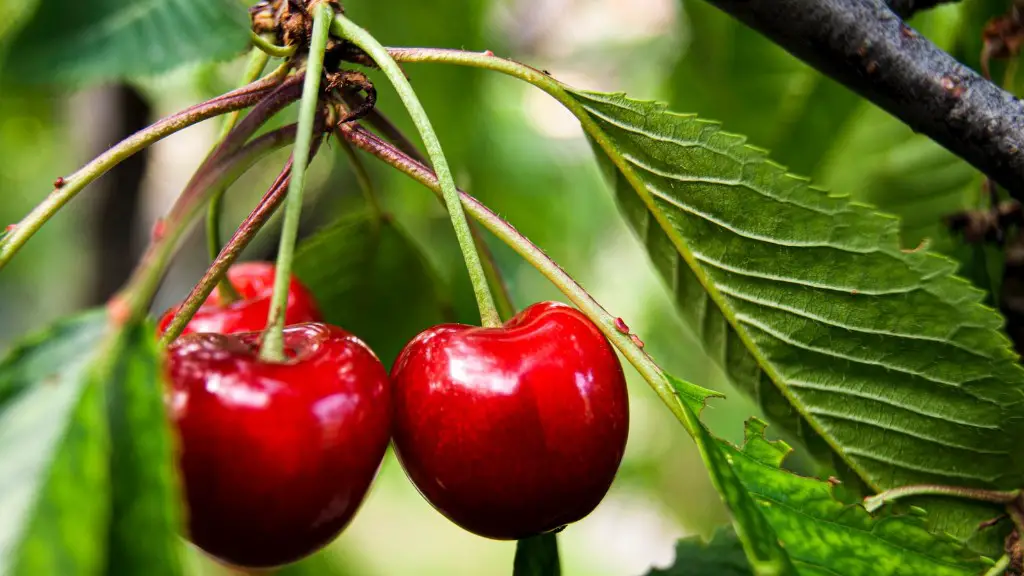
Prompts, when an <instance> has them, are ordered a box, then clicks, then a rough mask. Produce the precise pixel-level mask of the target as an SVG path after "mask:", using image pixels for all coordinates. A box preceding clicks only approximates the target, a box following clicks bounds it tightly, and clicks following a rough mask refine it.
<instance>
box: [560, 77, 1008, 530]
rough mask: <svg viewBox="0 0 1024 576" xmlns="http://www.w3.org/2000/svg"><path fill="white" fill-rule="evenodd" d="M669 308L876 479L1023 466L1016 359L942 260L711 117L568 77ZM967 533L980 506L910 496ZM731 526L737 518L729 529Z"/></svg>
mask: <svg viewBox="0 0 1024 576" xmlns="http://www.w3.org/2000/svg"><path fill="white" fill-rule="evenodd" d="M573 95H574V96H575V98H576V99H577V100H578V102H579V103H580V104H581V105H582V106H583V108H584V109H585V110H586V116H587V117H585V118H584V120H585V122H584V125H585V126H587V127H588V132H589V133H590V136H591V137H592V138H593V139H594V141H595V142H596V143H597V145H598V148H599V157H600V158H602V159H603V160H604V162H603V163H604V166H605V168H606V171H607V173H608V175H609V176H610V178H611V179H612V181H613V182H614V183H615V188H616V192H617V195H618V198H619V201H620V205H621V207H622V209H623V211H624V212H625V213H626V216H627V218H628V220H629V222H630V223H631V225H632V226H633V228H634V230H635V231H636V232H637V234H638V235H639V237H640V239H641V241H642V242H643V243H644V245H645V247H646V249H647V251H648V253H649V254H650V256H651V258H652V261H653V263H654V265H655V267H656V268H657V269H658V271H659V272H660V273H661V275H662V276H663V278H664V279H665V280H666V282H667V284H668V286H669V287H670V288H671V290H672V291H673V293H674V296H675V300H676V303H677V305H678V308H679V310H680V312H681V314H682V316H683V317H684V319H685V320H686V321H687V322H688V323H689V324H690V326H691V327H692V328H693V329H694V330H695V331H696V332H697V333H698V334H699V336H700V338H701V339H702V340H703V342H704V344H705V347H706V350H707V351H708V353H709V354H710V355H712V356H713V357H714V358H715V359H716V360H717V361H718V362H720V363H721V365H722V367H723V368H724V369H725V370H726V371H727V372H728V374H729V376H730V378H731V379H732V380H733V381H734V382H735V383H736V384H737V385H738V386H739V387H741V388H743V389H745V390H746V391H747V392H748V393H749V394H751V395H752V396H753V397H754V398H756V399H757V400H758V401H759V402H760V404H761V405H762V407H763V408H764V411H765V414H766V415H767V416H768V417H769V418H771V419H773V420H775V421H777V422H779V423H780V424H782V425H783V426H784V427H785V428H786V429H787V430H789V431H790V432H792V433H796V434H799V435H800V436H801V437H802V438H803V439H804V440H805V442H807V443H808V445H809V446H811V447H813V448H814V450H815V452H816V454H817V455H818V456H823V455H828V456H834V461H833V464H834V465H835V467H836V468H837V469H839V470H840V471H841V472H843V473H844V479H846V480H848V481H849V483H854V484H855V483H856V481H857V480H858V479H859V480H861V481H863V482H864V483H866V485H867V486H868V487H869V489H871V490H875V491H880V490H884V489H888V488H892V487H895V486H901V485H906V484H919V483H933V484H951V485H962V486H974V487H980V488H997V489H1009V488H1015V487H1018V486H1021V485H1022V484H1024V454H1022V453H1021V451H1020V450H1019V449H1018V448H1017V439H1018V438H1020V437H1022V434H1024V419H1021V418H1017V417H1016V415H1017V414H1018V413H1019V411H1020V410H1021V402H1022V400H1024V370H1022V368H1021V367H1020V366H1019V365H1018V364H1017V362H1016V360H1017V358H1016V356H1015V354H1014V353H1013V352H1012V351H1011V350H1010V349H1009V342H1008V341H1007V339H1006V337H1005V336H1004V335H1003V334H1002V333H1001V332H1000V331H999V329H1000V327H1001V325H1002V318H1001V317H1000V316H999V315H998V314H997V313H995V312H994V311H993V310H991V309H989V308H986V307H984V306H982V305H981V304H980V303H979V302H980V299H981V298H982V293H981V292H979V291H978V290H976V289H974V288H972V287H971V286H970V285H969V283H968V282H966V281H964V280H962V279H960V278H956V277H955V276H953V271H954V269H955V267H956V266H955V264H954V263H953V262H952V261H950V260H948V259H946V258H943V257H940V256H937V255H935V254H933V253H930V252H928V251H927V250H925V249H919V250H903V249H902V247H901V246H900V243H899V235H898V230H899V222H898V221H897V220H896V219H895V218H892V217H889V216H885V215H882V214H879V213H877V212H875V211H874V210H873V209H872V208H871V207H869V206H866V205H863V204H859V203H854V202H851V201H849V200H848V199H847V198H845V197H841V196H833V195H828V194H826V193H824V192H822V191H820V190H817V189H814V188H811V187H810V186H809V185H808V183H807V182H806V181H805V180H803V179H800V178H797V177H794V176H791V175H788V174H786V172H785V170H784V169H783V168H782V167H780V166H778V165H777V164H774V163H772V162H770V161H768V160H767V159H766V158H765V154H764V152H763V151H760V150H758V149H755V148H752V147H750V146H747V145H746V144H745V143H744V139H743V138H742V137H740V136H735V135H731V134H726V133H724V132H721V131H720V130H719V128H718V125H717V124H715V123H711V122H707V121H703V120H699V119H697V118H695V117H694V116H690V115H680V114H673V113H669V112H666V111H665V110H664V108H663V107H662V106H660V105H658V104H655V103H647V102H638V101H634V100H630V99H627V98H625V97H624V96H622V95H610V94H597V93H589V92H573ZM918 503H921V505H922V506H925V507H926V508H927V509H928V510H929V511H930V512H931V519H932V521H933V522H934V523H935V524H934V525H935V527H936V529H938V530H941V531H950V532H952V533H954V534H956V535H957V536H958V537H961V538H967V537H969V536H970V535H971V533H972V532H973V531H974V529H975V527H976V526H977V523H978V522H980V521H982V520H985V519H987V518H989V517H991V516H992V515H994V514H993V508H991V507H989V506H984V505H980V504H973V503H965V502H960V501H954V500H952V499H924V500H920V501H918ZM741 536H742V534H741Z"/></svg>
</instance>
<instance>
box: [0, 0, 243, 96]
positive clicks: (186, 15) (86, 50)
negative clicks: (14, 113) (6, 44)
mask: <svg viewBox="0 0 1024 576" xmlns="http://www.w3.org/2000/svg"><path fill="white" fill-rule="evenodd" d="M248 38H249V32H248V15H247V13H246V10H245V6H244V5H242V4H241V3H239V2H237V0H171V1H167V0H93V1H90V2H65V1H62V0H41V1H40V3H39V7H38V8H37V10H36V12H35V14H34V16H33V17H32V18H31V19H30V20H29V22H28V23H27V24H26V25H25V27H24V28H23V29H22V30H21V31H20V32H19V34H18V35H17V37H16V38H15V39H14V40H13V41H12V43H11V46H10V49H9V51H8V54H7V59H6V61H5V64H4V70H3V73H4V78H5V81H15V82H25V83H47V84H62V85H79V84H85V83H92V82H99V81H103V80H111V79H116V78H125V77H133V76H149V75H153V74H159V73H162V72H166V71H168V70H171V69H172V68H175V67H177V66H180V65H182V64H186V63H189V62H195V61H200V60H211V59H226V58H231V57H233V56H235V55H237V54H239V53H241V51H242V50H244V48H245V46H246V43H247V41H248Z"/></svg>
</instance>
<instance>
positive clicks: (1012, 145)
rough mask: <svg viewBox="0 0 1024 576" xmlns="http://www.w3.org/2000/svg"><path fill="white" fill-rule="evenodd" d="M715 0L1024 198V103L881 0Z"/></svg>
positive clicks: (1017, 196) (923, 4)
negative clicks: (952, 53)
mask: <svg viewBox="0 0 1024 576" xmlns="http://www.w3.org/2000/svg"><path fill="white" fill-rule="evenodd" d="M708 1H709V2H711V3H712V4H714V5H715V6H717V7H718V8H721V9H722V10H724V11H726V12H728V13H729V14H731V15H733V16H734V17H736V18H737V19H738V20H740V21H742V22H743V23H745V24H746V25H748V26H750V27H751V28H753V29H755V30H757V31H758V32H760V33H761V34H764V35H765V36H767V37H768V38H770V39H771V40H773V41H774V42H775V43H776V44H778V45H779V46H781V47H783V48H784V49H786V50H787V51H789V52H790V53H792V54H793V55H795V56H797V57H798V58H800V59H802V60H804V61H806V62H807V63H808V64H810V65H812V66H814V67H815V68H817V69H818V70H820V71H822V72H824V73H825V74H827V75H829V76H831V77H832V78H835V79H836V80H838V81H839V82H841V83H843V84H845V85H846V86H847V87H848V88H850V89H852V90H854V91H855V92H857V93H859V94H861V95H862V96H864V97H866V98H867V99H869V100H871V101H872V102H874V103H875V104H877V105H878V106H880V107H882V108H883V109H885V110H886V111H887V112H889V113H890V114H892V115H893V116H895V117H897V118H899V119H900V120H901V121H903V122H904V123H906V124H907V125H908V126H910V127H911V128H912V129H914V131H916V132H921V133H922V134H925V135H926V136H928V137H929V138H931V139H933V140H935V141H936V142H938V143H939V144H941V145H943V146H945V147H946V148H948V149H949V150H950V151H951V152H953V153H954V154H956V155H958V156H960V157H961V158H963V159H964V160H967V161H968V162H970V163H971V164H973V165H974V166H975V167H976V168H978V169H979V170H981V171H982V172H983V173H985V174H987V175H988V176H991V177H992V178H993V179H994V180H995V181H996V182H998V183H999V184H1001V185H1002V186H1003V187H1004V188H1006V189H1007V190H1008V191H1009V193H1010V194H1011V195H1012V196H1014V197H1015V198H1018V199H1024V102H1022V101H1020V100H1018V99H1017V98H1016V97H1014V96H1013V95H1012V94H1010V93H1009V92H1006V91H1004V90H1002V89H1001V88H999V87H998V86H995V85H994V84H992V83H991V82H989V81H987V80H985V79H984V78H982V77H981V76H980V75H978V74H977V73H975V72H974V71H972V70H971V69H969V68H968V67H966V66H964V65H963V64H961V63H959V62H957V61H956V60H954V59H953V57H952V56H950V55H949V54H947V53H946V52H944V51H942V50H941V49H939V48H938V47H937V46H935V45H934V44H932V43H931V42H930V41H929V40H928V39H926V38H924V37H923V36H921V35H920V34H918V33H917V32H915V31H914V30H912V29H911V28H909V27H908V26H907V25H906V24H904V23H903V21H902V20H901V19H900V18H899V16H897V15H896V14H895V13H894V12H893V10H891V9H890V8H889V6H887V5H886V4H885V3H884V2H882V1H881V0H776V1H774V2H750V1H748V0H708ZM908 1H909V0H908ZM927 3H928V2H926V1H923V0H919V1H918V2H913V4H914V5H916V6H918V7H923V6H925V5H926V4H927ZM895 4H896V3H895V2H894V5H895ZM901 4H902V3H901Z"/></svg>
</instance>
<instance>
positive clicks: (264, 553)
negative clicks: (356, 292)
mask: <svg viewBox="0 0 1024 576" xmlns="http://www.w3.org/2000/svg"><path fill="white" fill-rule="evenodd" d="M259 337H260V334H259V333H256V332H247V333H242V334H234V335H231V336H224V335H220V334H193V335H190V336H186V337H183V338H180V339H178V340H177V341H176V342H175V344H174V345H172V346H171V347H170V348H169V349H168V361H167V373H168V375H169V380H170V394H169V406H170V408H169V412H170V414H171V417H172V418H173V421H174V423H175V425H176V426H177V429H178V433H179V436H180V448H181V453H180V461H179V464H180V469H181V474H182V478H183V481H184V486H185V495H186V499H187V502H188V509H189V524H188V531H189V538H190V539H191V540H192V542H193V543H195V544H196V545H197V546H199V547H200V548H202V549H203V550H205V551H206V552H208V553H209V554H211V555H212V556H215V557H217V558H220V559H222V560H224V561H226V562H228V563H231V564H235V565H238V566H247V567H268V566H277V565H280V564H285V563H288V562H293V561H295V560H298V559H299V558H301V557H303V556H305V555H307V554H311V553H312V552H314V551H316V550H317V549H319V548H320V547H322V546H324V545H326V544H327V543H329V542H330V541H331V540H333V539H334V538H335V536H337V535H338V533H339V532H341V530H342V529H343V528H344V527H345V526H346V525H347V524H348V522H349V520H351V519H352V516H353V515H354V514H355V512H356V510H357V508H358V507H359V505H360V503H362V501H363V497H364V496H365V495H366V492H367V490H368V489H369V487H370V483H371V482H372V481H373V478H374V476H375V475H376V473H377V469H378V468H379V466H380V463H381V460H382V459H383V458H384V451H385V450H386V448H387V445H388V439H389V435H390V425H391V412H390V411H391V404H390V390H389V386H388V380H387V372H386V371H385V369H384V366H383V365H382V364H381V363H380V360H378V359H377V357H376V356H375V355H374V354H373V352H372V351H371V350H370V349H369V348H368V347H367V346H366V345H365V344H363V343H362V342H361V341H360V340H359V339H357V338H356V337H355V336H352V335H351V334H349V333H348V332H345V331H344V330H342V329H340V328H337V327H334V326H329V325H326V324H314V323H308V324H299V325H297V326H291V327H289V328H285V330H284V340H285V347H286V350H288V352H289V356H290V359H289V360H287V361H285V362H283V363H270V362H265V361H263V360H261V359H259V357H258V356H257V347H258V341H259Z"/></svg>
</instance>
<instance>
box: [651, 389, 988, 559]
mask: <svg viewBox="0 0 1024 576" xmlns="http://www.w3.org/2000/svg"><path fill="white" fill-rule="evenodd" d="M667 379H668V381H669V383H670V384H671V385H672V386H673V388H674V389H675V390H676V391H677V393H678V395H679V397H680V400H681V401H682V404H683V408H684V410H686V411H687V412H688V414H693V413H699V410H700V408H701V407H702V406H701V405H697V404H696V403H695V401H694V399H695V398H698V397H699V396H700V395H701V394H700V390H701V389H700V388H698V387H696V386H694V385H692V384H689V383H687V382H684V381H682V380H679V379H678V378H675V377H673V376H671V375H667ZM695 391H696V393H695ZM705 396H707V395H706V394H705ZM697 427H698V431H697V432H698V433H697V434H695V435H694V440H695V441H696V442H697V445H698V447H699V449H700V451H701V455H702V456H703V458H704V460H705V463H706V464H707V467H708V471H709V472H710V474H711V477H712V480H713V481H714V483H715V486H716V487H717V488H718V490H719V492H720V494H721V495H722V499H723V500H724V501H725V503H726V505H727V506H728V507H729V509H730V511H731V512H732V517H733V526H734V527H735V529H736V533H737V534H738V535H739V539H740V541H741V542H742V544H743V549H744V550H745V551H746V553H747V559H748V561H749V563H750V567H751V569H752V570H751V571H752V573H753V574H786V573H799V574H801V575H815V576H817V575H822V576H824V575H828V576H915V575H918V574H928V575H930V576H969V575H975V574H978V573H980V572H981V571H983V570H985V569H986V568H987V567H989V566H991V565H992V561H991V560H989V559H987V558H983V557H980V556H978V555H977V554H976V553H974V552H971V551H970V550H968V549H967V547H966V546H964V545H963V544H962V543H960V542H958V541H956V540H955V539H954V538H952V537H949V536H938V535H934V534H932V533H930V532H929V531H928V529H927V527H926V526H925V521H924V519H922V518H920V517H918V516H911V515H907V516H897V515H894V514H892V513H891V512H890V511H884V512H883V513H881V514H879V515H878V516H877V517H872V516H871V515H870V514H868V512H867V511H866V510H865V509H864V508H863V507H862V506H861V505H860V504H854V505H848V504H845V503H843V502H840V501H839V500H837V499H836V498H835V497H834V496H833V492H832V485H830V484H829V483H828V482H824V481H821V480H818V479H816V478H805V477H801V476H797V475H796V474H793V473H791V472H789V471H787V470H783V469H782V468H781V465H782V461H783V459H784V458H785V457H786V455H788V454H789V453H790V448H789V446H787V445H786V444H785V443H784V442H782V441H775V442H769V441H768V440H767V439H765V437H764V430H765V424H764V423H763V422H761V421H760V420H757V419H756V418H751V419H750V420H748V421H747V424H746V429H745V442H744V445H743V448H742V449H741V448H737V447H736V446H733V445H732V444H730V443H729V442H725V441H723V440H720V439H718V438H715V437H714V436H713V435H712V434H711V433H710V432H709V431H708V429H707V427H706V426H704V424H703V423H698V426H697ZM768 558H770V559H771V560H772V562H768V561H766V559H768ZM794 568H795V572H794Z"/></svg>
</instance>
